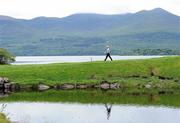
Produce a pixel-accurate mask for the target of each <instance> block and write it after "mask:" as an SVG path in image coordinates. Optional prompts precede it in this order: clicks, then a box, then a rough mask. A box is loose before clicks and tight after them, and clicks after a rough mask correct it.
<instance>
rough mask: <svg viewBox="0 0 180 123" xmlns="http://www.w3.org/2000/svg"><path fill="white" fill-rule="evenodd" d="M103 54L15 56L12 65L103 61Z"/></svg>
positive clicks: (141, 57)
mask: <svg viewBox="0 0 180 123" xmlns="http://www.w3.org/2000/svg"><path fill="white" fill-rule="evenodd" d="M159 57H162V56H117V55H114V56H112V58H113V60H129V59H148V58H159ZM104 58H105V56H17V57H16V62H14V63H12V64H13V65H24V64H49V63H65V62H89V61H103V60H104Z"/></svg>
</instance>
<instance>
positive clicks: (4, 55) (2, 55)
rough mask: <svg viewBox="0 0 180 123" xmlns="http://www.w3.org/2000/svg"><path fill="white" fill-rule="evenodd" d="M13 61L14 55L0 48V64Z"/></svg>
mask: <svg viewBox="0 0 180 123" xmlns="http://www.w3.org/2000/svg"><path fill="white" fill-rule="evenodd" d="M13 61H15V56H14V55H13V54H11V53H10V52H8V51H7V50H6V49H3V48H0V64H8V63H10V62H13Z"/></svg>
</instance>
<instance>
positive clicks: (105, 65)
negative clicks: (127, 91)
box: [0, 56, 180, 84]
mask: <svg viewBox="0 0 180 123" xmlns="http://www.w3.org/2000/svg"><path fill="white" fill-rule="evenodd" d="M0 76H1V77H7V78H9V79H10V80H11V81H13V82H18V83H21V84H33V83H38V82H43V83H46V84H57V83H77V82H78V83H98V82H101V81H102V80H107V81H110V82H113V81H116V82H127V83H133V82H159V81H164V80H162V79H165V80H166V78H168V79H167V80H166V81H170V82H171V81H172V82H174V81H176V83H180V57H179V56H174V57H162V58H154V59H146V60H121V61H112V62H110V61H108V62H104V61H99V62H85V63H59V64H45V65H0ZM159 76H160V79H159ZM163 77H165V78H163Z"/></svg>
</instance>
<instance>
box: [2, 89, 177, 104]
mask: <svg viewBox="0 0 180 123" xmlns="http://www.w3.org/2000/svg"><path fill="white" fill-rule="evenodd" d="M131 91H133V93H131ZM145 92H147V94H141V93H142V91H141V93H139V94H140V95H138V90H136V91H134V90H126V92H125V93H124V92H122V91H113V90H110V91H102V90H88V91H87V90H75V91H74V90H69V91H63V90H59V91H55V90H49V91H45V92H19V93H12V94H11V95H9V96H8V97H4V98H1V99H0V101H1V102H18V101H20V102H21V101H31V102H32V101H33V102H36V101H38V102H68V103H88V104H89V103H90V104H93V103H96V104H97V103H100V104H105V103H111V104H136V105H165V106H174V107H180V95H179V94H164V95H158V94H155V93H154V94H153V93H151V92H149V91H145ZM151 95H152V96H151Z"/></svg>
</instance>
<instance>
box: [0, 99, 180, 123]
mask: <svg viewBox="0 0 180 123" xmlns="http://www.w3.org/2000/svg"><path fill="white" fill-rule="evenodd" d="M6 104H7V107H6V110H5V112H4V113H5V114H7V112H8V113H10V115H9V118H10V120H11V121H15V122H18V123H47V122H48V123H120V122H122V123H180V119H179V117H180V109H178V108H177V109H175V108H169V107H157V106H147V107H146V106H130V105H114V104H113V114H112V104H79V103H78V104H77V103H71V104H70V103H47V102H44V103H40V102H38V103H32V102H17V103H6ZM0 105H1V104H0ZM104 107H105V109H106V112H107V118H105V117H104ZM119 116H121V117H119Z"/></svg>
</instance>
